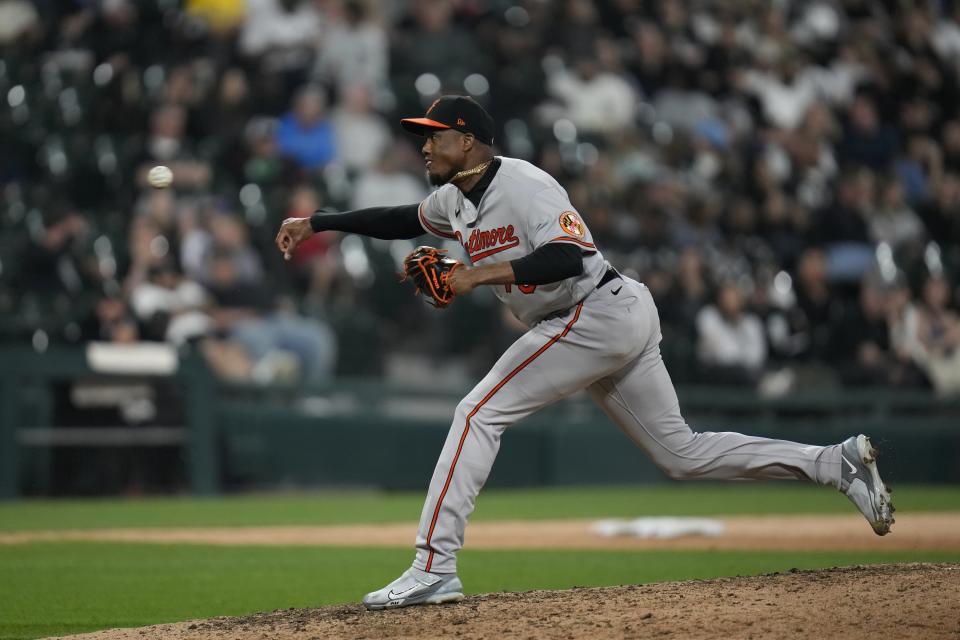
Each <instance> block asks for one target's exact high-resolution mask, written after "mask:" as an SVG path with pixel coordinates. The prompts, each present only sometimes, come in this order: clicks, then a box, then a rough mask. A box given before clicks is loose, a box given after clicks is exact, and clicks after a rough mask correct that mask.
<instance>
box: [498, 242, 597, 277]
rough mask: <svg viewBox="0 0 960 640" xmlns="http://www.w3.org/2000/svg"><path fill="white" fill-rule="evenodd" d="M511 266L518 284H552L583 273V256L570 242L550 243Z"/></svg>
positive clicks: (518, 259)
mask: <svg viewBox="0 0 960 640" xmlns="http://www.w3.org/2000/svg"><path fill="white" fill-rule="evenodd" d="M510 264H511V265H512V266H513V275H514V276H516V279H517V283H518V284H550V283H551V282H558V281H560V280H566V279H567V278H573V277H574V276H578V275H580V274H581V273H583V254H582V253H581V250H580V247H577V246H575V245H572V244H570V243H569V242H549V243H547V244H545V245H543V246H542V247H540V248H539V249H535V250H534V251H533V252H532V253H529V254H527V255H525V256H523V257H522V258H517V259H516V260H511V261H510Z"/></svg>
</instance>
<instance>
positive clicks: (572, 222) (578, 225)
mask: <svg viewBox="0 0 960 640" xmlns="http://www.w3.org/2000/svg"><path fill="white" fill-rule="evenodd" d="M560 228H561V229H563V230H564V231H566V232H567V233H569V234H570V235H572V236H574V237H576V238H582V237H583V236H584V234H585V233H586V231H587V230H586V227H584V225H583V220H581V219H580V216H579V215H577V213H576V212H575V211H564V212H563V213H561V214H560Z"/></svg>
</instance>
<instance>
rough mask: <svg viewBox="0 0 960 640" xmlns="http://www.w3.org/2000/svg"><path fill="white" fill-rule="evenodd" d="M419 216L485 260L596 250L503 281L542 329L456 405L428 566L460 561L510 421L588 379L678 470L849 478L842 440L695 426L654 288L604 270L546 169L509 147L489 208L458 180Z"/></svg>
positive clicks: (827, 480) (423, 533) (426, 515)
mask: <svg viewBox="0 0 960 640" xmlns="http://www.w3.org/2000/svg"><path fill="white" fill-rule="evenodd" d="M420 221H421V224H422V225H423V227H424V228H425V229H426V230H427V231H429V232H430V233H432V234H434V235H437V236H440V237H444V238H455V239H457V240H458V241H459V242H460V243H461V244H462V245H463V246H464V248H465V249H466V250H467V253H468V254H470V256H471V260H472V261H473V262H474V263H477V264H486V263H487V262H499V261H503V260H511V259H514V258H517V257H520V256H523V255H526V254H528V253H530V252H531V251H533V250H534V249H536V248H537V247H539V246H541V245H543V244H545V243H548V242H572V243H574V244H576V245H578V246H581V247H583V248H584V249H585V250H586V251H587V253H586V254H585V256H584V264H585V269H584V273H583V274H582V275H580V276H578V277H576V278H570V279H568V280H564V281H562V282H560V283H556V284H553V285H550V286H538V287H535V288H534V287H524V289H525V290H521V287H520V286H516V287H504V286H503V285H494V289H495V290H496V291H497V295H498V297H499V298H500V299H501V300H503V301H504V302H505V303H506V304H507V305H509V306H510V308H511V309H512V310H513V311H514V313H515V314H516V315H517V317H519V318H520V319H521V320H523V321H525V322H526V323H527V324H528V325H530V329H529V330H528V331H527V332H526V333H525V334H524V335H523V336H521V337H520V339H519V340H517V341H516V342H515V343H514V344H513V345H511V346H510V348H509V349H507V351H506V352H505V353H504V354H503V355H502V356H501V357H500V359H499V360H498V361H497V363H496V364H495V365H494V366H493V369H491V370H490V372H489V373H488V374H487V375H486V376H485V377H484V378H483V380H481V381H480V383H479V384H478V385H477V386H476V387H474V389H473V390H472V391H471V392H470V393H469V394H468V395H467V396H466V398H464V399H463V400H462V401H461V402H460V404H459V405H458V406H457V410H456V413H455V415H454V418H453V423H452V425H451V427H450V431H449V434H448V435H447V439H446V442H445V443H444V446H443V450H442V452H441V454H440V459H439V461H438V462H437V466H436V469H435V470H434V473H433V477H432V479H431V481H430V489H429V493H428V495H427V500H426V503H425V504H424V506H423V512H422V514H421V517H420V527H419V530H418V532H417V540H416V545H417V555H416V558H415V560H414V563H413V565H414V566H415V567H416V568H418V569H422V570H425V571H432V572H435V573H452V572H455V571H456V554H457V552H458V551H459V550H460V548H461V547H462V546H463V541H464V533H465V530H466V523H467V518H468V516H469V515H470V513H472V512H473V507H474V502H475V500H476V497H477V494H478V493H479V491H480V489H481V487H482V486H483V484H484V482H485V481H486V479H487V475H488V474H489V473H490V468H491V467H492V466H493V461H494V459H495V458H496V455H497V451H498V450H499V448H500V437H501V435H502V434H503V432H504V431H505V430H506V428H507V427H509V426H510V425H512V424H514V423H515V422H517V421H518V420H521V419H523V418H524V417H526V416H528V415H530V414H531V413H533V412H535V411H537V410H538V409H540V408H542V407H544V406H546V405H548V404H551V403H553V402H555V401H557V400H559V399H561V398H563V397H566V396H568V395H570V394H572V393H574V392H576V391H579V390H581V389H586V390H587V391H588V393H589V394H590V397H591V398H592V399H593V400H594V402H596V403H597V404H598V405H599V406H600V407H601V409H603V411H604V412H605V413H606V414H607V416H609V417H610V419H611V420H612V421H613V422H614V423H615V424H616V425H617V426H618V427H619V428H620V429H621V430H622V431H623V432H624V433H625V434H626V435H627V436H628V437H629V438H630V439H631V440H633V441H634V443H636V444H637V446H638V447H640V449H642V450H643V451H644V452H646V454H647V455H648V456H649V457H650V458H651V459H652V460H653V462H654V464H656V465H657V466H658V467H660V468H661V469H662V470H663V471H664V472H665V473H667V474H668V475H669V476H671V477H673V478H704V479H717V480H759V479H805V480H811V481H814V482H818V483H820V484H826V485H831V486H834V487H836V488H838V489H839V488H840V445H833V446H828V447H819V446H808V445H802V444H797V443H794V442H787V441H784V440H771V439H767V438H757V437H753V436H745V435H742V434H739V433H730V432H720V433H711V432H706V433H695V432H693V431H691V429H690V427H689V426H687V424H686V422H685V421H684V419H683V417H682V416H681V414H680V408H679V403H678V401H677V394H676V392H675V391H674V388H673V383H672V382H671V380H670V376H669V375H668V374H667V370H666V367H665V366H664V364H663V360H662V359H661V357H660V320H659V317H658V314H657V309H656V306H655V304H654V302H653V298H652V297H651V295H650V292H649V291H648V290H647V288H646V287H645V286H644V285H643V284H641V283H639V282H637V281H635V280H632V279H630V278H626V277H621V276H617V277H616V278H614V279H605V278H603V275H604V273H605V272H606V269H607V265H606V264H605V262H604V260H603V256H602V255H601V254H600V252H599V251H598V250H597V249H596V247H594V246H593V239H592V237H591V236H590V231H589V229H587V227H586V225H585V224H584V222H583V220H582V219H581V218H580V216H579V215H578V213H577V212H576V210H575V209H574V208H573V207H572V206H571V205H570V201H569V199H568V198H567V194H566V192H565V191H564V190H563V188H561V187H560V185H559V184H557V182H556V181H555V180H553V178H551V177H550V176H548V175H547V174H546V173H544V172H543V171H541V170H540V169H537V168H536V167H534V166H533V165H530V164H529V163H527V162H524V161H522V160H515V159H511V158H503V159H502V165H501V167H500V170H499V171H498V173H497V175H496V176H495V177H494V179H493V181H492V182H491V183H490V186H489V187H488V189H487V191H486V193H485V194H484V196H483V198H482V200H481V201H480V206H479V208H477V207H474V206H473V205H472V204H471V203H470V201H469V200H467V199H466V198H465V197H463V195H462V194H461V192H460V191H459V189H457V188H456V187H455V186H453V185H446V186H444V187H441V188H440V189H439V190H437V191H436V192H434V193H433V194H432V195H431V196H430V197H428V198H427V199H426V200H424V202H423V203H422V205H421V207H420ZM602 278H603V279H602ZM601 282H602V285H600V286H598V284H600V283H601Z"/></svg>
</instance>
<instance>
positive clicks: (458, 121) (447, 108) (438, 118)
mask: <svg viewBox="0 0 960 640" xmlns="http://www.w3.org/2000/svg"><path fill="white" fill-rule="evenodd" d="M400 125H401V126H402V127H403V128H404V129H406V130H407V131H409V132H411V133H415V134H417V135H420V136H424V135H427V134H428V133H429V132H430V131H435V130H437V129H454V130H456V131H459V132H461V133H472V134H473V137H475V138H476V139H477V140H479V141H480V142H482V143H484V144H493V118H491V117H490V114H489V113H487V110H486V109H484V108H483V107H481V106H480V104H479V103H477V101H476V100H474V99H473V98H470V97H468V96H440V97H439V98H437V99H436V100H434V101H433V104H431V105H430V108H429V109H427V113H426V115H425V116H424V117H422V118H404V119H403V120H401V121H400Z"/></svg>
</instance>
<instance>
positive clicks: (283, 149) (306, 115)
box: [277, 85, 337, 170]
mask: <svg viewBox="0 0 960 640" xmlns="http://www.w3.org/2000/svg"><path fill="white" fill-rule="evenodd" d="M326 112H327V98H326V95H324V92H323V91H322V90H321V89H319V88H318V87H315V86H309V85H308V86H305V87H302V88H301V89H300V90H299V91H297V95H296V96H295V97H294V99H293V109H292V110H291V111H289V112H288V113H286V114H284V116H283V117H282V118H280V122H279V124H278V126H277V148H278V149H279V151H280V153H281V154H283V155H285V156H287V157H289V158H291V159H292V160H294V161H295V162H296V163H297V164H298V165H299V166H300V167H302V168H303V169H307V170H316V169H321V168H323V167H324V166H325V165H326V164H328V163H330V162H332V161H333V160H334V159H335V158H336V157H337V144H336V138H335V136H334V129H333V124H332V123H331V122H330V120H329V119H328V118H327V113H326Z"/></svg>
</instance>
